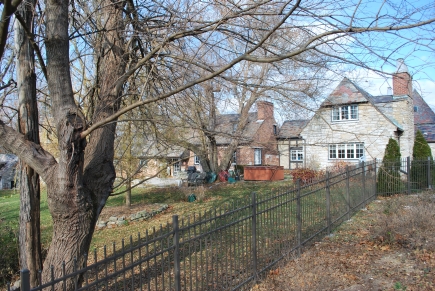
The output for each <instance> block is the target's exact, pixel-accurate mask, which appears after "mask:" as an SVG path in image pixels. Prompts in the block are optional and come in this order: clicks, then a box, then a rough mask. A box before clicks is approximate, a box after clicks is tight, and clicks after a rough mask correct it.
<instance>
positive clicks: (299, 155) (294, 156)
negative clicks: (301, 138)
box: [290, 149, 304, 161]
mask: <svg viewBox="0 0 435 291" xmlns="http://www.w3.org/2000/svg"><path fill="white" fill-rule="evenodd" d="M290 159H291V160H292V161H303V160H304V152H303V150H302V149H293V150H290Z"/></svg>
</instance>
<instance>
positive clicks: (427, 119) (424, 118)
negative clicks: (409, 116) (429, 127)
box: [412, 90, 435, 124]
mask: <svg viewBox="0 0 435 291" xmlns="http://www.w3.org/2000/svg"><path fill="white" fill-rule="evenodd" d="M412 97H413V100H414V106H416V107H417V108H418V109H417V111H416V112H414V123H415V124H428V123H433V124H435V113H434V112H433V111H432V109H431V108H430V107H429V105H428V104H427V103H426V101H424V99H423V98H422V97H421V95H420V94H419V93H418V92H417V91H416V90H414V91H413V92H412Z"/></svg>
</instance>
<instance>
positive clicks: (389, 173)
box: [377, 138, 404, 195]
mask: <svg viewBox="0 0 435 291" xmlns="http://www.w3.org/2000/svg"><path fill="white" fill-rule="evenodd" d="M400 166H401V162H400V148H399V144H398V143H397V141H396V140H395V139H392V138H390V140H389V141H388V144H387V147H386V148H385V155H384V158H383V160H382V166H381V167H380V169H379V173H378V181H377V191H378V193H379V194H384V195H385V194H395V193H399V192H401V191H402V190H403V189H404V185H403V183H402V181H401V179H400V173H399V170H400Z"/></svg>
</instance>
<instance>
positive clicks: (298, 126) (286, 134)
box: [278, 119, 310, 139]
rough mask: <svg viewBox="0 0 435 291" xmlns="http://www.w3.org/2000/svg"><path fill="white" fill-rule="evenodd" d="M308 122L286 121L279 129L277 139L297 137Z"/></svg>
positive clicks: (301, 120) (303, 120)
mask: <svg viewBox="0 0 435 291" xmlns="http://www.w3.org/2000/svg"><path fill="white" fill-rule="evenodd" d="M309 121H310V120H305V119H300V120H286V121H284V123H283V124H282V126H281V128H280V129H279V134H278V138H279V139H286V138H295V137H299V134H300V133H301V131H302V129H304V127H305V126H306V125H307V124H308V122H309Z"/></svg>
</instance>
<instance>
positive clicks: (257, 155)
mask: <svg viewBox="0 0 435 291" xmlns="http://www.w3.org/2000/svg"><path fill="white" fill-rule="evenodd" d="M254 165H261V149H254Z"/></svg>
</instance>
